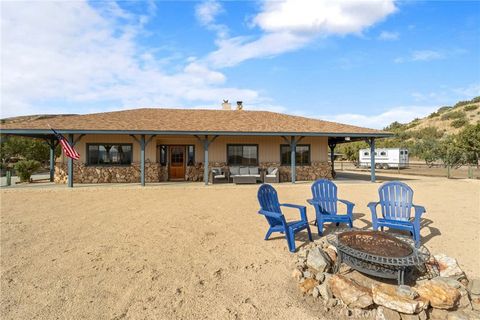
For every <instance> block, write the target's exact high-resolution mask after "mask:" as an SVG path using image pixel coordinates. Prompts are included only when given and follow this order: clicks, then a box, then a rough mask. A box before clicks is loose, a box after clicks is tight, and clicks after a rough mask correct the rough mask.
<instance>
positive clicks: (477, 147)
mask: <svg viewBox="0 0 480 320" xmlns="http://www.w3.org/2000/svg"><path fill="white" fill-rule="evenodd" d="M458 143H459V145H460V148H461V149H462V150H463V152H464V153H465V161H466V163H469V164H475V165H477V166H478V165H479V163H478V161H479V159H480V123H477V124H476V125H468V126H466V127H465V128H464V129H463V130H462V131H460V132H459V133H458Z"/></svg>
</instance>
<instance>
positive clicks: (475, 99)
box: [472, 97, 480, 102]
mask: <svg viewBox="0 0 480 320" xmlns="http://www.w3.org/2000/svg"><path fill="white" fill-rule="evenodd" d="M472 102H480V97H475V98H473V99H472Z"/></svg>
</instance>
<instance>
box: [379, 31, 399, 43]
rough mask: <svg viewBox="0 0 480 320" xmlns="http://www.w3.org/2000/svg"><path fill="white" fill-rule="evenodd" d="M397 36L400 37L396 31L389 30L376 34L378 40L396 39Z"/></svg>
mask: <svg viewBox="0 0 480 320" xmlns="http://www.w3.org/2000/svg"><path fill="white" fill-rule="evenodd" d="M399 37H400V34H399V33H398V32H390V31H382V32H381V33H380V34H379V35H378V39H379V40H385V41H393V40H398V38H399Z"/></svg>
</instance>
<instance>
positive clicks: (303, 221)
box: [257, 184, 312, 252]
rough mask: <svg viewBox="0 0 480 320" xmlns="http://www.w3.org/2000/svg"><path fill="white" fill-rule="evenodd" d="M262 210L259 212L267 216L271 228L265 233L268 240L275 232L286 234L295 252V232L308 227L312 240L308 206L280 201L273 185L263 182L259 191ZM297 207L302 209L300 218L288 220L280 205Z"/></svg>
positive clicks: (258, 195) (289, 247)
mask: <svg viewBox="0 0 480 320" xmlns="http://www.w3.org/2000/svg"><path fill="white" fill-rule="evenodd" d="M257 197H258V202H259V203H260V210H259V211H258V213H260V214H262V215H264V216H265V218H266V219H267V221H268V224H269V225H270V228H269V229H268V231H267V234H266V235H265V240H268V238H269V237H270V235H271V234H272V233H273V232H280V233H282V234H285V238H286V239H287V243H288V249H289V250H290V252H295V234H296V233H297V232H299V231H301V230H303V229H307V232H308V239H309V240H310V241H312V233H311V231H310V226H309V225H308V219H307V208H306V207H305V206H300V205H295V204H288V203H282V204H280V203H279V202H278V196H277V191H275V188H273V187H272V186H271V185H268V184H262V185H261V186H260V188H259V189H258V193H257ZM282 206H283V207H288V208H296V209H298V210H300V217H301V218H300V220H297V221H290V222H287V221H286V220H285V216H284V215H283V213H282V210H281V208H280V207H282Z"/></svg>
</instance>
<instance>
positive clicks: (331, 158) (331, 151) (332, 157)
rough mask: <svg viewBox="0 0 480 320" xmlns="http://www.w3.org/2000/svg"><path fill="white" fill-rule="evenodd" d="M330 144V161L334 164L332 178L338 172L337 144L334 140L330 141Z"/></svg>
mask: <svg viewBox="0 0 480 320" xmlns="http://www.w3.org/2000/svg"><path fill="white" fill-rule="evenodd" d="M328 146H329V147H330V162H331V164H332V179H335V176H336V175H337V173H336V172H335V147H336V146H337V144H336V143H335V142H334V141H329V142H328Z"/></svg>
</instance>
